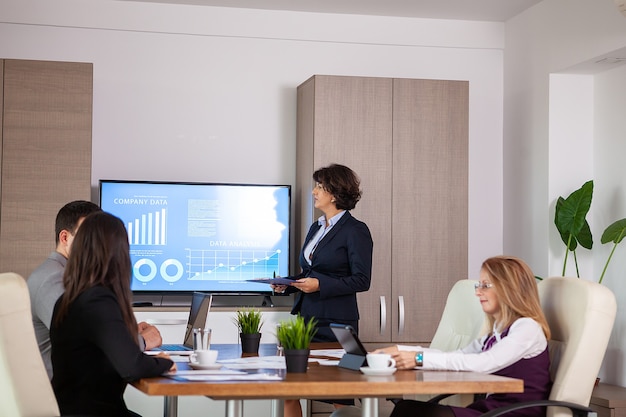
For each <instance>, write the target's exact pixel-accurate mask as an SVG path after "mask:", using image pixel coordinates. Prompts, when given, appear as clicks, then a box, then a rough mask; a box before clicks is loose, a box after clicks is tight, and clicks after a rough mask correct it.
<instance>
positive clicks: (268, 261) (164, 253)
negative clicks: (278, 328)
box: [99, 180, 291, 294]
mask: <svg viewBox="0 0 626 417" xmlns="http://www.w3.org/2000/svg"><path fill="white" fill-rule="evenodd" d="M99 185H100V187H99V188H100V207H101V208H102V209H103V210H104V211H107V212H109V213H111V214H114V215H116V216H117V217H119V218H120V219H122V221H123V222H124V224H125V225H126V229H127V231H128V241H129V243H130V257H131V263H132V270H133V271H132V283H131V289H132V290H133V293H135V294H138V293H145V294H148V293H150V292H152V293H154V292H157V293H179V294H182V293H191V292H193V291H202V292H212V293H216V294H220V293H223V294H232V293H238V294H246V293H257V294H266V293H271V288H270V287H269V285H268V284H261V283H256V282H250V281H247V280H249V279H254V278H268V277H272V276H274V275H275V276H288V275H289V255H290V253H289V250H290V248H289V242H290V240H289V239H290V214H291V211H290V210H291V207H290V205H291V187H290V186H289V185H264V184H213V183H183V182H155V181H119V180H100V184H99Z"/></svg>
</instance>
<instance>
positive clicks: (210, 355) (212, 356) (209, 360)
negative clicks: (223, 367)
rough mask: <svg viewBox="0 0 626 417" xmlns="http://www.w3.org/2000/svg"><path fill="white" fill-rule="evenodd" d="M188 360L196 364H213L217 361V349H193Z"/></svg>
mask: <svg viewBox="0 0 626 417" xmlns="http://www.w3.org/2000/svg"><path fill="white" fill-rule="evenodd" d="M189 361H190V362H193V363H196V364H198V365H213V364H214V363H215V362H216V361H217V350H209V349H204V350H194V351H193V353H192V354H191V355H190V356H189Z"/></svg>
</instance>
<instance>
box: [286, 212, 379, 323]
mask: <svg viewBox="0 0 626 417" xmlns="http://www.w3.org/2000/svg"><path fill="white" fill-rule="evenodd" d="M320 227H321V226H320V225H319V224H318V222H315V223H314V224H313V225H312V226H311V228H310V229H309V232H308V234H307V236H306V239H305V241H304V244H303V245H302V248H303V249H302V251H300V267H301V268H302V273H301V274H300V275H297V276H296V277H295V278H296V279H298V278H303V277H313V278H317V279H318V280H319V286H320V289H319V291H317V292H314V293H309V294H305V293H303V292H298V294H297V295H296V298H295V301H294V307H293V309H292V311H291V312H292V314H297V313H300V314H301V315H302V316H303V317H304V318H305V319H309V318H311V317H315V318H317V319H324V320H330V321H332V320H333V319H339V320H341V321H343V320H358V319H359V309H358V307H357V300H356V293H357V292H361V291H367V290H368V289H369V287H370V281H371V275H372V248H373V243H372V236H371V234H370V231H369V229H368V227H367V225H366V224H365V223H363V222H361V221H359V220H357V219H355V218H354V217H352V215H351V214H350V212H346V213H345V214H344V215H343V216H342V217H341V219H339V221H338V222H337V224H335V225H334V226H333V227H332V228H331V229H330V230H329V231H328V233H327V234H326V236H324V238H322V240H321V241H320V242H319V243H318V245H317V247H316V248H315V251H314V252H313V258H312V260H311V265H309V263H308V262H307V261H306V260H305V259H304V248H306V246H307V244H308V243H309V241H310V240H311V239H312V238H313V236H314V235H315V233H316V232H317V231H318V230H319V228H320ZM291 288H293V287H289V289H291Z"/></svg>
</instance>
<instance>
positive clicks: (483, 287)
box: [474, 282, 493, 291]
mask: <svg viewBox="0 0 626 417" xmlns="http://www.w3.org/2000/svg"><path fill="white" fill-rule="evenodd" d="M479 288H480V289H481V290H488V289H489V288H493V284H492V283H490V282H477V283H476V284H474V291H478V289H479Z"/></svg>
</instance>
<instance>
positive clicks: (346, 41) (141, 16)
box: [0, 0, 504, 278]
mask: <svg viewBox="0 0 626 417" xmlns="http://www.w3.org/2000/svg"><path fill="white" fill-rule="evenodd" d="M0 16H1V17H0V20H1V21H2V22H3V23H0V57H5V58H22V59H42V60H68V61H87V62H93V63H94V117H93V171H92V172H93V174H92V175H93V178H92V184H93V186H94V187H96V185H97V181H98V179H100V178H110V179H146V180H187V181H216V182H220V181H226V182H261V183H266V182H269V183H289V184H294V182H295V162H294V158H295V130H296V127H295V120H296V117H295V113H296V87H297V86H298V85H299V84H300V83H301V82H303V81H304V80H306V79H307V78H309V77H310V76H311V75H313V74H333V75H358V76H377V77H406V78H433V79H454V80H469V82H470V126H469V127H470V184H469V186H470V205H469V207H470V213H469V216H470V219H469V224H470V230H469V240H470V241H469V248H470V253H469V259H470V262H469V265H468V274H469V275H470V276H472V277H475V276H476V275H477V273H478V269H479V267H480V262H481V261H482V260H483V259H484V258H486V257H487V256H491V255H493V254H498V253H501V251H502V124H503V121H502V95H503V86H502V82H503V81H502V62H503V56H502V47H503V40H504V38H503V33H504V25H503V24H500V23H487V22H465V21H446V20H427V19H408V18H386V17H372V16H350V15H325V14H315V13H294V12H272V11H253V10H236V9H227V8H206V7H198V6H172V5H164V4H150V3H133V2H127V1H124V2H122V1H107V0H90V1H72V0H60V1H55V2H47V1H39V0H23V1H21V0H8V1H7V0H5V1H3V2H2V3H0ZM363 188H364V192H365V194H364V198H376V196H368V194H367V184H363ZM94 195H95V193H94ZM381 278H382V277H381Z"/></svg>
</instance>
